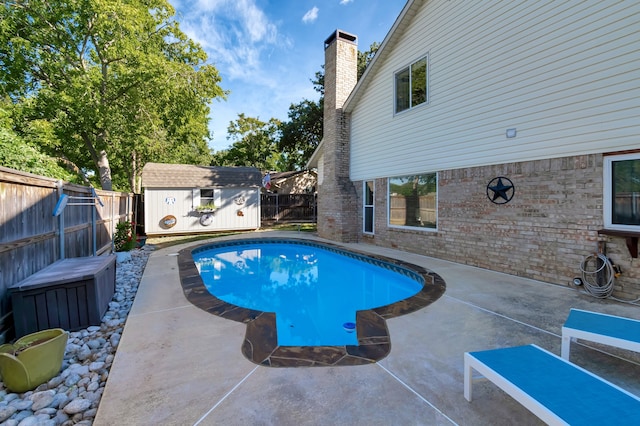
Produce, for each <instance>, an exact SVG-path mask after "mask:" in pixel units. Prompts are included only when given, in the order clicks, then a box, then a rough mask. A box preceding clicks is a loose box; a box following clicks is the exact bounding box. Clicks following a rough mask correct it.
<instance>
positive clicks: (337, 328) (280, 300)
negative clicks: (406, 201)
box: [193, 242, 422, 346]
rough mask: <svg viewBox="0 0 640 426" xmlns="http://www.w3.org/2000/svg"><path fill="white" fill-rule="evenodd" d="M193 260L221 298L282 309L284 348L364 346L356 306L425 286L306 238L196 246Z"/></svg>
mask: <svg viewBox="0 0 640 426" xmlns="http://www.w3.org/2000/svg"><path fill="white" fill-rule="evenodd" d="M193 260H194V261H195V263H196V266H197V268H198V270H199V271H200V275H201V277H202V280H203V282H204V284H205V286H206V288H207V290H208V291H209V292H210V293H211V294H213V295H214V296H216V297H217V298H219V299H221V300H224V301H225V302H228V303H231V304H234V305H237V306H241V307H244V308H249V309H255V310H260V311H265V312H275V314H276V328H277V335H278V345H280V346H342V345H357V344H358V340H357V335H356V332H355V331H354V329H353V323H355V322H356V311H358V310H363V309H373V308H377V307H380V306H385V305H389V304H391V303H395V302H398V301H400V300H403V299H406V298H408V297H411V296H413V295H415V294H416V293H418V291H420V290H421V288H422V283H421V282H418V281H417V280H416V279H413V278H411V277H409V276H406V275H403V274H401V273H399V272H396V271H394V270H392V269H390V268H385V267H382V266H379V265H377V264H375V262H374V263H368V262H365V261H362V260H359V259H355V258H352V257H348V256H345V255H342V254H338V253H335V252H333V251H330V250H327V249H323V248H321V247H319V246H314V245H306V244H290V243H255V242H251V243H247V244H241V245H234V246H223V247H216V248H211V249H205V250H203V251H199V252H194V253H193ZM348 323H352V324H348Z"/></svg>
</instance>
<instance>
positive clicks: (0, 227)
mask: <svg viewBox="0 0 640 426" xmlns="http://www.w3.org/2000/svg"><path fill="white" fill-rule="evenodd" d="M61 194H66V195H67V196H69V198H68V200H69V202H68V204H67V207H66V208H65V209H64V210H63V211H62V213H61V215H60V216H58V217H55V216H54V215H53V211H54V208H55V207H56V204H57V202H58V200H59V198H60V195H61ZM94 195H96V196H97V198H99V199H100V202H101V203H102V205H100V204H99V203H95V205H94V204H93V203H92V202H91V200H92V199H93V196H94ZM83 203H86V204H90V205H79V204H83ZM132 206H133V194H128V193H123V192H113V191H103V190H95V192H93V191H92V188H89V187H84V186H80V185H74V184H69V183H63V182H61V181H57V180H55V179H51V178H46V177H42V176H36V175H32V174H30V173H24V172H19V171H16V170H12V169H8V168H5V167H0V341H1V340H3V339H2V337H3V336H4V333H5V332H6V328H7V325H8V324H9V323H10V317H11V313H12V312H11V306H10V301H9V297H8V295H7V289H8V288H9V287H11V286H12V285H14V284H16V283H18V282H20V281H22V280H24V279H25V278H27V277H28V276H30V275H32V274H34V273H36V272H38V271H39V270H41V269H43V268H44V267H46V266H48V265H50V264H52V263H54V262H55V261H57V260H60V259H61V258H72V257H84V256H92V255H93V254H94V251H95V254H97V255H100V254H103V253H105V252H108V251H109V250H111V238H112V235H113V233H114V231H115V225H116V223H118V222H119V221H120V220H130V219H131V218H132ZM61 224H63V229H62V230H61V229H60V225H61ZM94 234H95V240H94V237H93V235H94ZM61 235H62V238H61Z"/></svg>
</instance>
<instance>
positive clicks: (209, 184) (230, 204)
mask: <svg viewBox="0 0 640 426" xmlns="http://www.w3.org/2000/svg"><path fill="white" fill-rule="evenodd" d="M261 182H262V174H261V173H260V170H258V169H256V168H254V167H207V166H195V165H190V164H161V163H147V164H146V165H145V166H144V168H143V169H142V188H143V191H144V221H145V223H144V225H145V232H146V234H147V235H167V234H187V233H192V232H193V233H199V232H210V231H224V230H242V229H258V228H259V227H260V186H261Z"/></svg>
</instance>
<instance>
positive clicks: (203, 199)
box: [200, 189, 215, 206]
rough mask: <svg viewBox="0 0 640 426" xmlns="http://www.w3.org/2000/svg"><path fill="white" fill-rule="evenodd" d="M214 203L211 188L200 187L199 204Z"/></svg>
mask: <svg viewBox="0 0 640 426" xmlns="http://www.w3.org/2000/svg"><path fill="white" fill-rule="evenodd" d="M212 204H215V198H214V195H213V189H201V190H200V205H201V206H206V205H212Z"/></svg>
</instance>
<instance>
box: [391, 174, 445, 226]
mask: <svg viewBox="0 0 640 426" xmlns="http://www.w3.org/2000/svg"><path fill="white" fill-rule="evenodd" d="M437 187H438V180H437V175H436V173H426V174H422V175H409V176H398V177H392V178H389V193H388V195H389V225H390V226H402V227H412V228H431V229H436V227H437V213H438V210H437V202H438V191H437Z"/></svg>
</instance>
